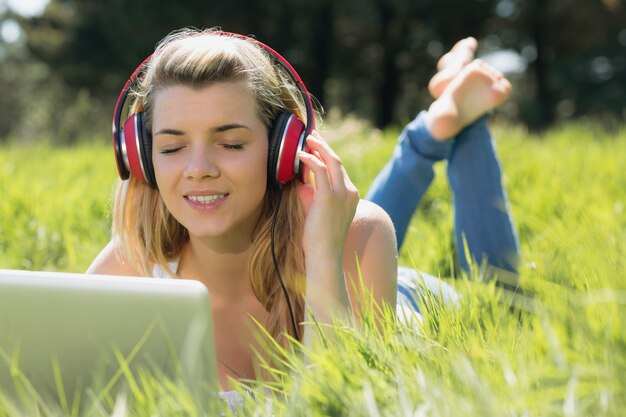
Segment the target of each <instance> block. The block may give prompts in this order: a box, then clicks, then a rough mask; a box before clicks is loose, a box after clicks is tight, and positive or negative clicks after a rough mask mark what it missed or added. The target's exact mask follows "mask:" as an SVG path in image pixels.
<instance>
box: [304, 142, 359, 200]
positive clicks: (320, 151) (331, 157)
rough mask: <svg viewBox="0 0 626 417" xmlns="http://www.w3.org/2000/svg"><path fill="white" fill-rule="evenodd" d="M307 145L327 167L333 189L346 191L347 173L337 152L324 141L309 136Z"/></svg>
mask: <svg viewBox="0 0 626 417" xmlns="http://www.w3.org/2000/svg"><path fill="white" fill-rule="evenodd" d="M307 144H308V145H309V146H310V148H311V151H312V153H313V154H314V155H316V156H317V157H318V158H320V159H321V160H322V161H323V163H324V164H325V165H326V167H327V170H328V176H329V178H330V182H331V184H332V185H333V189H337V190H339V189H344V188H345V186H346V178H347V173H346V171H345V169H344V168H343V163H342V162H341V158H339V156H338V155H337V154H336V153H335V151H333V150H332V148H331V147H330V146H329V145H328V144H327V143H326V142H325V141H324V140H323V139H319V138H317V137H315V136H309V137H308V138H307ZM348 181H349V180H348Z"/></svg>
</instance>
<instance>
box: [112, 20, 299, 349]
mask: <svg viewBox="0 0 626 417" xmlns="http://www.w3.org/2000/svg"><path fill="white" fill-rule="evenodd" d="M275 65H276V64H274V62H273V60H272V59H271V58H270V57H269V56H268V53H267V52H266V51H264V50H263V48H262V47H261V46H259V45H257V44H255V43H254V42H251V41H248V40H245V39H241V38H239V37H236V36H230V35H227V34H223V33H215V31H214V30H211V29H209V30H202V31H201V30H196V29H184V30H180V31H176V32H173V33H171V34H170V35H168V36H167V37H166V38H164V39H163V40H162V41H161V42H160V43H159V44H158V46H157V48H156V50H155V53H154V54H153V56H152V57H151V59H150V61H149V62H148V63H147V64H146V66H145V68H143V69H142V71H143V76H142V78H141V80H140V81H139V82H138V83H137V84H138V85H137V86H136V87H135V88H134V89H133V91H132V96H133V97H134V99H135V101H134V103H133V105H132V106H131V110H132V111H139V110H142V111H143V117H144V124H145V127H146V131H147V132H151V129H152V108H153V102H154V96H155V94H156V93H157V92H158V91H159V90H160V89H163V88H166V87H169V86H174V85H184V86H189V87H192V88H203V87H206V86H208V85H211V84H213V83H218V82H227V81H246V82H247V84H248V86H249V88H250V89H251V91H252V92H253V94H254V95H255V98H256V102H257V110H258V111H259V115H260V117H261V119H262V120H263V121H264V123H265V124H266V125H267V126H268V127H270V126H271V124H272V122H273V120H274V119H275V118H276V117H277V116H278V114H279V113H280V112H283V111H289V112H292V113H295V114H296V115H298V116H299V117H300V119H302V120H306V118H305V117H304V111H303V103H302V98H301V95H300V93H299V92H298V90H297V88H296V87H295V85H294V84H293V82H291V81H290V80H289V79H288V77H287V76H286V75H284V74H283V71H280V70H278V68H277V67H276V66H275ZM282 193H283V195H282V203H281V204H280V207H277V202H278V196H279V191H278V189H277V188H276V187H275V186H271V185H268V188H267V190H266V193H265V198H264V203H263V210H262V214H261V218H260V220H259V222H258V224H257V226H256V229H255V231H254V234H253V243H252V245H253V248H252V255H251V256H250V258H249V261H248V272H249V277H250V281H251V285H252V289H253V291H254V293H255V295H256V298H257V299H258V300H259V302H261V304H262V305H263V306H264V307H265V309H266V310H267V311H268V313H269V317H270V319H269V323H268V329H267V330H268V331H269V332H270V334H271V335H272V336H273V337H274V338H275V339H276V340H277V341H278V342H279V343H281V344H283V345H284V344H286V339H285V335H284V333H288V334H291V335H292V336H294V337H295V335H294V334H293V331H292V329H291V320H290V316H289V311H288V307H287V303H286V300H285V298H284V296H283V294H282V292H281V288H280V284H279V282H278V277H277V276H276V272H275V269H274V264H273V261H272V255H271V223H272V216H273V215H276V216H277V218H276V222H277V224H278V225H279V226H278V227H276V230H275V249H276V254H277V260H278V266H279V269H280V271H281V275H282V277H283V279H284V282H285V285H286V287H287V290H288V293H289V298H290V300H291V302H292V306H293V309H294V310H295V311H294V313H295V319H296V323H302V321H303V319H304V285H305V280H304V252H303V249H302V229H303V222H304V215H303V212H302V209H301V207H300V203H299V200H298V197H297V194H296V188H295V185H294V184H293V183H291V184H288V185H286V186H285V187H284V189H283V191H282ZM113 234H114V237H115V238H116V239H118V240H119V242H120V244H121V245H122V248H123V250H124V251H125V253H126V254H127V255H128V257H129V260H130V262H131V263H133V264H134V265H135V266H137V267H138V268H140V269H141V270H142V271H143V273H144V274H145V275H148V276H150V275H152V269H153V267H154V265H155V264H157V265H159V266H160V267H161V268H163V270H165V271H168V273H169V274H171V275H172V276H174V275H175V273H174V271H171V270H170V268H169V266H168V261H172V260H176V259H179V258H180V255H181V252H182V250H183V248H184V246H185V244H187V242H188V241H189V234H188V232H187V230H186V229H185V228H184V227H183V226H182V225H181V224H180V223H179V222H178V221H177V220H176V219H175V218H174V217H173V216H172V215H171V214H170V212H169V211H168V209H167V207H166V206H165V203H164V202H163V200H162V198H161V196H160V193H159V191H158V190H156V189H154V188H151V187H150V186H149V185H147V184H146V183H144V182H141V181H139V180H137V179H136V178H133V177H132V176H131V178H130V179H129V180H128V181H124V182H121V183H120V186H119V187H118V190H117V194H116V198H115V207H114V225H113ZM298 334H299V335H302V327H301V326H300V329H299V331H298Z"/></svg>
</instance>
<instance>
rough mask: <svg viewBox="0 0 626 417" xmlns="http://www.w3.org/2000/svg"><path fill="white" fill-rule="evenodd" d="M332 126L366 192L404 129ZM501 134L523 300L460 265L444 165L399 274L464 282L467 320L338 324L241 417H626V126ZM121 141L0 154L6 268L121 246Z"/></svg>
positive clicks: (159, 397) (40, 265)
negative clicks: (116, 210)
mask: <svg viewBox="0 0 626 417" xmlns="http://www.w3.org/2000/svg"><path fill="white" fill-rule="evenodd" d="M327 129H328V130H329V133H328V136H329V138H330V137H332V143H333V146H334V147H335V149H336V150H337V152H338V153H339V154H340V155H341V156H342V158H343V159H344V163H345V165H346V168H347V170H348V172H349V173H350V174H351V177H352V179H353V181H354V182H355V183H356V184H357V186H358V187H359V189H360V190H361V192H362V194H363V195H364V194H365V192H366V190H367V186H368V185H369V183H370V182H371V180H372V179H373V177H374V175H375V174H376V172H377V171H378V170H379V169H380V168H381V167H382V165H383V164H384V162H385V160H386V158H387V156H388V155H389V154H390V153H391V151H392V149H393V146H394V142H395V137H396V135H397V133H398V132H397V131H396V130H393V129H390V130H388V131H385V132H377V131H374V130H373V129H370V128H369V127H367V126H366V125H364V124H363V123H361V122H358V121H353V120H352V121H351V120H344V121H343V122H342V123H339V124H336V125H332V126H330V127H327ZM330 131H332V134H331V133H330ZM494 134H495V137H496V143H497V147H498V152H499V155H500V157H501V163H502V167H503V171H504V173H505V176H504V183H505V186H506V189H507V192H508V195H509V198H510V202H511V209H512V212H513V215H514V218H515V222H516V226H517V229H518V232H519V237H520V242H521V247H522V267H521V278H520V279H521V283H522V286H523V288H524V296H523V297H518V298H515V299H513V300H512V299H511V297H510V294H508V293H507V292H504V291H503V290H501V289H499V288H498V287H496V286H495V285H493V283H490V282H483V280H482V279H481V277H480V276H479V274H477V273H470V274H469V276H468V275H464V274H461V273H459V271H458V268H456V267H455V261H454V256H453V253H454V247H453V245H454V243H453V240H452V203H451V196H450V193H449V191H448V187H447V184H446V180H445V166H444V165H443V164H442V165H441V166H438V168H437V179H436V181H435V182H434V183H433V185H432V187H431V189H430V190H429V192H428V194H427V195H426V197H425V199H424V201H423V202H422V204H421V205H420V207H419V210H418V212H417V213H416V216H415V217H414V220H413V222H412V224H411V226H410V230H409V234H408V237H407V240H406V242H405V245H404V246H403V248H402V251H401V254H400V263H401V264H403V265H406V266H412V267H415V268H417V269H420V270H423V271H427V272H430V273H431V274H434V275H438V276H441V277H443V278H444V279H446V281H448V282H450V283H451V284H452V285H454V286H455V287H456V288H457V289H458V291H459V292H460V293H461V294H462V295H463V297H462V299H461V302H460V303H459V305H458V307H457V308H443V307H441V306H440V305H439V304H438V303H437V302H436V300H434V299H429V300H426V308H425V309H424V322H423V323H422V324H421V325H419V326H417V327H415V326H411V325H402V324H398V323H396V321H395V320H393V319H392V318H391V317H390V318H389V319H388V321H387V323H386V324H387V325H386V328H385V329H382V330H378V329H376V328H375V326H372V325H368V323H370V322H369V321H368V319H367V317H366V318H364V319H363V326H362V327H360V328H358V329H356V328H353V327H350V326H345V325H342V323H338V324H337V326H336V339H335V340H334V341H333V342H330V341H326V342H325V341H324V340H322V341H320V342H319V345H318V346H316V347H315V348H313V349H310V350H305V352H304V355H302V354H300V353H293V352H283V353H282V354H283V355H284V357H283V356H281V358H283V359H282V362H281V363H282V366H280V367H278V369H276V375H277V381H278V382H277V383H276V385H273V386H271V387H268V386H253V387H252V388H251V390H252V391H253V393H254V395H249V396H246V397H245V398H246V400H245V404H244V408H243V409H242V410H239V413H240V414H242V415H251V416H252V415H254V416H256V415H263V416H265V415H276V416H280V415H302V416H328V415H329V416H339V415H350V416H372V417H376V416H391V415H398V416H407V417H408V416H444V415H445V416H456V415H463V416H492V415H498V416H568V417H570V416H624V415H626V274H625V273H626V257H625V255H626V213H625V211H624V205H625V204H626V170H625V169H624V167H625V166H626V129H624V128H623V127H621V128H620V129H618V130H615V129H613V130H608V129H605V128H603V127H602V126H601V125H599V124H597V123H596V124H594V123H583V122H577V123H570V124H567V125H564V126H562V127H558V128H555V129H553V130H551V131H548V132H545V133H543V134H541V135H531V134H529V133H527V132H526V131H524V130H523V129H522V128H519V127H511V126H503V125H499V126H497V127H496V128H495V129H494ZM108 144H109V142H108V141H107V140H106V139H103V140H102V143H101V144H82V145H79V146H76V147H73V148H55V147H51V146H48V145H39V146H35V147H32V146H31V147H20V146H17V145H11V146H4V147H2V148H0V190H2V197H3V198H2V199H0V268H13V269H31V270H63V271H71V272H82V271H84V270H85V269H86V268H87V266H88V265H89V263H90V262H91V260H92V259H93V257H94V256H95V255H96V254H97V253H98V251H99V250H100V249H101V248H102V247H103V246H104V245H105V244H106V242H107V241H108V239H109V235H110V222H111V218H110V212H111V205H112V193H113V188H114V185H115V177H116V170H115V164H114V161H113V152H112V150H111V149H110V148H109V146H108ZM453 275H454V276H455V277H454V278H452V276H453ZM370 324H371V323H370ZM276 354H277V355H281V353H280V352H277V353H276ZM268 388H271V389H268ZM274 393H276V394H274ZM186 398H187V397H185V395H184V393H180V392H178V391H176V390H167V389H164V388H163V387H161V386H160V385H158V384H151V383H150V381H147V382H146V383H145V384H143V385H142V384H139V386H138V387H135V389H134V390H132V391H131V392H130V393H129V395H128V397H127V398H126V402H125V403H124V407H123V408H122V409H121V410H122V411H120V408H119V406H118V408H117V409H116V410H117V411H116V412H117V413H118V414H116V415H127V416H144V415H145V416H149V415H164V416H165V415H177V416H178V415H189V416H193V415H201V411H200V410H201V408H202V407H201V405H199V404H194V403H190V402H189V401H188V400H187V399H186ZM118 405H119V403H118ZM183 405H184V406H183ZM107 407H108V408H107ZM113 407H114V405H113V403H108V404H104V408H102V409H101V408H96V409H94V411H93V415H98V416H99V415H111V414H112V413H113V411H112V410H113ZM124 410H125V411H124ZM222 412H223V413H225V414H227V415H228V414H229V413H230V412H231V410H230V409H228V408H227V407H225V406H224V407H223V410H222ZM5 415H11V412H10V410H9V409H7V408H3V405H1V404H0V417H2V416H5ZM41 415H45V413H43V412H42V414H41Z"/></svg>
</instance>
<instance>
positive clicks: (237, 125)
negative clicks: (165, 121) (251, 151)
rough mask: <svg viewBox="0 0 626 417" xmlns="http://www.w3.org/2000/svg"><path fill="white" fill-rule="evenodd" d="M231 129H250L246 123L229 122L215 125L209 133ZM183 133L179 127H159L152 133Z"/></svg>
mask: <svg viewBox="0 0 626 417" xmlns="http://www.w3.org/2000/svg"><path fill="white" fill-rule="evenodd" d="M233 129H247V130H251V129H250V128H249V127H248V126H246V125H242V124H240V123H229V124H225V125H220V126H217V127H214V128H212V129H211V130H210V132H211V133H222V132H227V131H229V130H233ZM184 134H185V132H184V131H182V130H179V129H168V128H165V129H161V130H159V131H158V132H156V133H155V134H154V136H157V135H173V136H183V135H184Z"/></svg>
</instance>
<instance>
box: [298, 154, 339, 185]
mask: <svg viewBox="0 0 626 417" xmlns="http://www.w3.org/2000/svg"><path fill="white" fill-rule="evenodd" d="M298 157H299V158H300V161H302V163H303V164H304V165H305V166H306V167H307V168H308V169H309V170H310V171H311V172H313V177H314V179H315V180H314V182H315V189H316V190H326V191H332V186H331V183H330V178H329V177H328V170H327V168H326V165H325V164H324V161H323V160H321V159H320V158H318V157H317V156H315V155H311V154H310V153H306V152H303V151H298Z"/></svg>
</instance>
